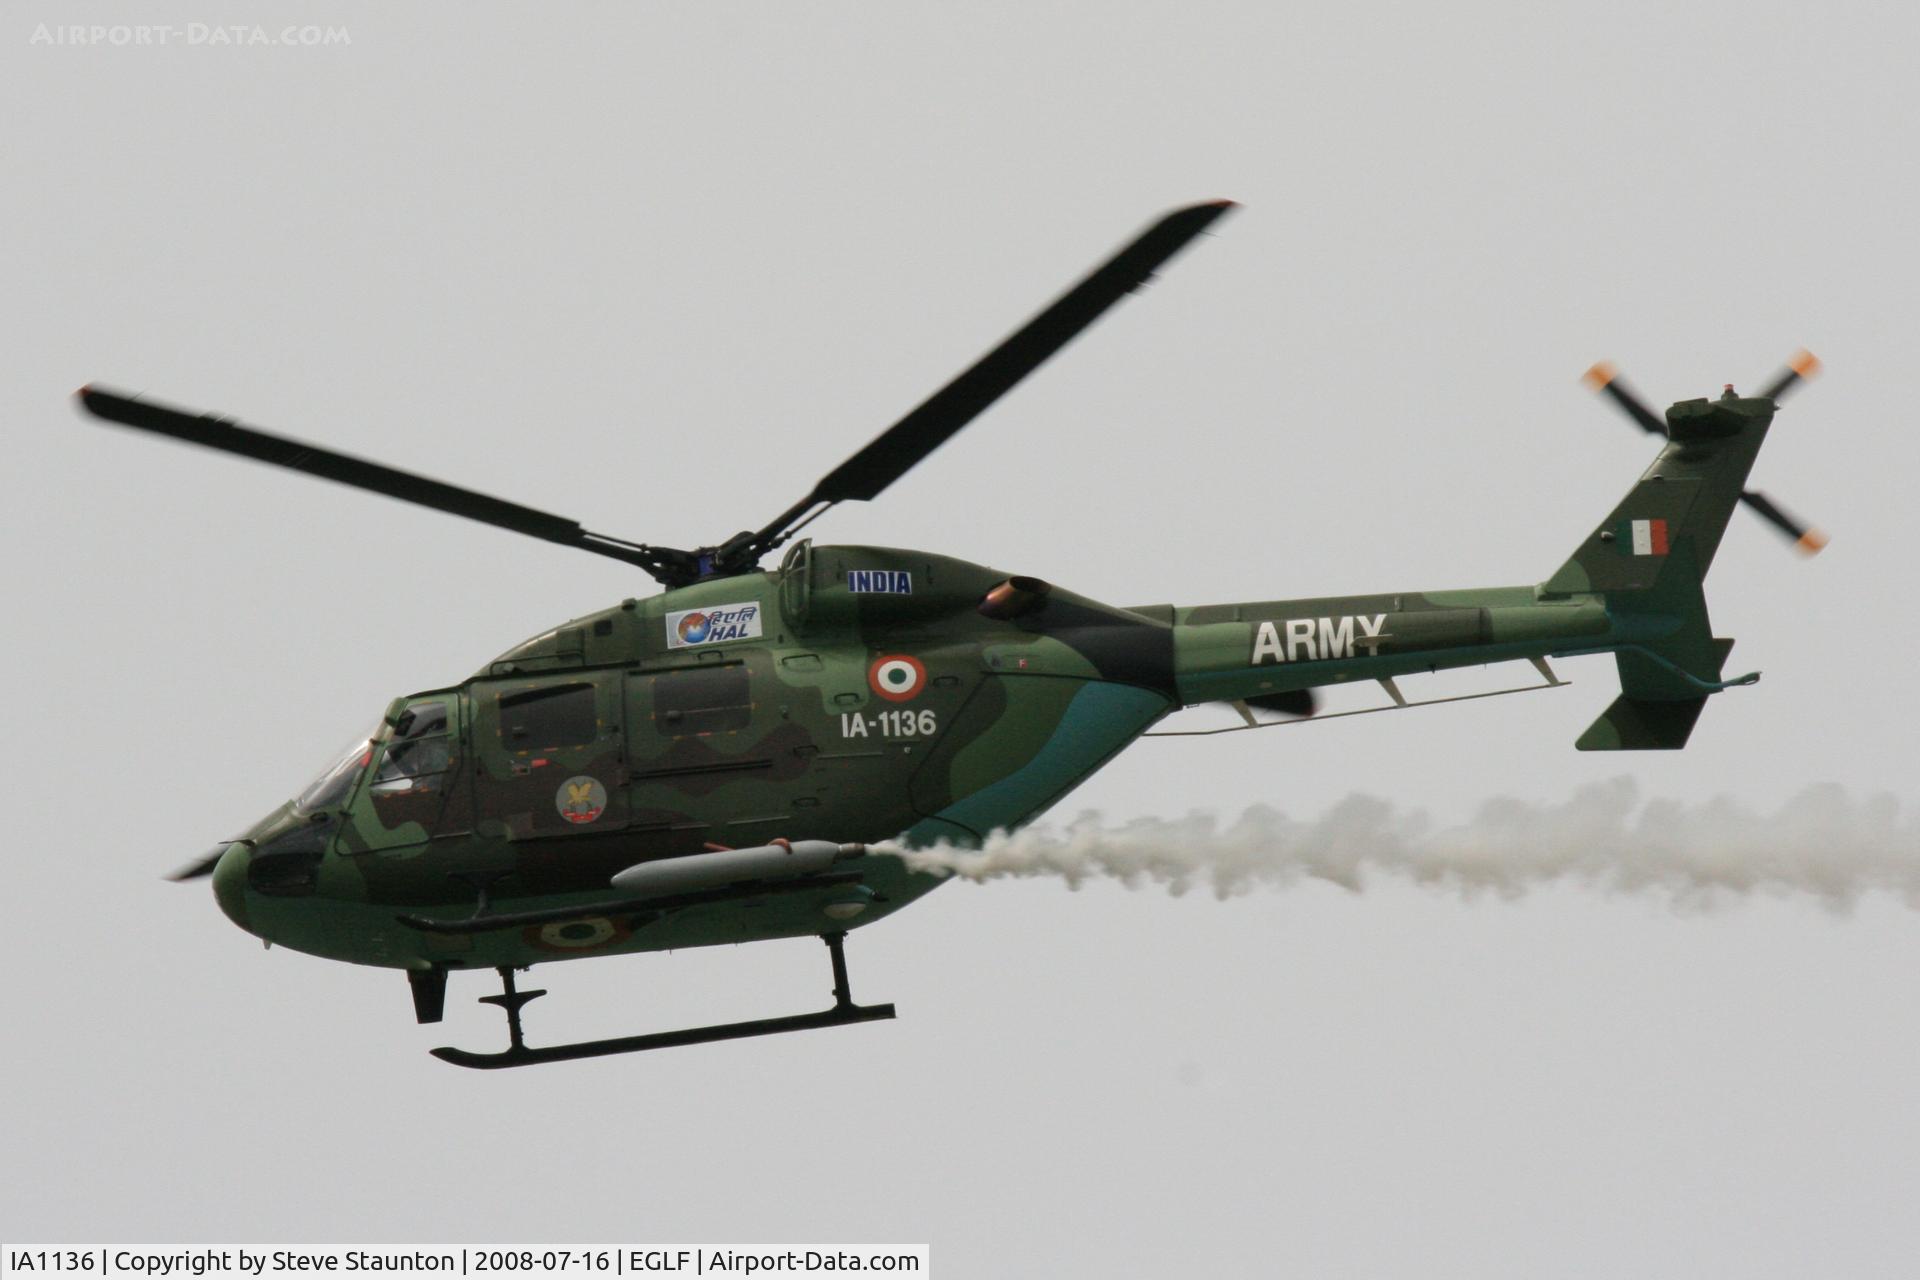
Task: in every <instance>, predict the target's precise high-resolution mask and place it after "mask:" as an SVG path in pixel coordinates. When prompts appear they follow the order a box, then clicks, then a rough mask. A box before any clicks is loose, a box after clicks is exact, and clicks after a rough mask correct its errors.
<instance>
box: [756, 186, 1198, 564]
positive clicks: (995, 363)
mask: <svg viewBox="0 0 1920 1280" xmlns="http://www.w3.org/2000/svg"><path fill="white" fill-rule="evenodd" d="M1233 207H1234V202H1233V201H1231V200H1211V201H1208V202H1206V203H1205V204H1196V205H1189V206H1188V207H1186V208H1184V209H1176V210H1174V211H1173V212H1172V213H1170V214H1168V215H1167V216H1166V217H1164V218H1162V219H1160V221H1158V222H1156V223H1154V224H1153V225H1152V226H1151V227H1148V228H1147V229H1146V230H1145V231H1144V232H1142V233H1141V234H1140V236H1139V237H1138V238H1137V239H1135V240H1134V241H1133V243H1131V244H1129V245H1128V246H1127V247H1126V248H1124V249H1122V250H1120V252H1118V253H1116V254H1114V255H1113V257H1111V258H1109V259H1107V261H1106V262H1105V263H1103V264H1101V265H1100V266H1099V267H1098V268H1096V269H1095V270H1094V272H1093V273H1092V274H1091V275H1089V276H1087V277H1086V279H1084V280H1082V281H1081V282H1080V283H1079V284H1077V285H1075V286H1074V287H1073V288H1071V289H1069V290H1068V291H1067V292H1066V293H1065V294H1063V295H1061V296H1060V297H1059V298H1058V299H1056V300H1055V301H1054V303H1053V304H1052V305H1051V306H1049V307H1048V308H1047V309H1046V310H1044V311H1042V312H1041V313H1040V314H1039V315H1037V316H1035V317H1034V318H1033V319H1031V320H1029V321H1027V323H1026V324H1025V325H1023V326H1022V327H1021V328H1020V329H1018V330H1017V331H1015V332H1014V333H1013V334H1012V335H1011V336H1009V337H1008V338H1007V339H1006V340H1005V341H1003V342H1002V343H1001V344H1000V345H999V346H997V347H995V348H994V349H993V350H991V351H989V352H988V353H987V354H986V355H984V356H982V357H981V358H980V359H979V360H978V361H976V362H975V363H974V364H973V366H972V367H971V368H969V369H967V370H966V371H965V372H963V373H962V374H960V376H958V377H957V378H955V379H954V380H953V381H951V382H949V383H948V384H947V385H946V386H944V387H942V388H940V389H939V390H938V391H936V392H934V393H933V394H932V395H931V396H928V397H927V399H926V400H924V401H923V402H922V403H921V404H920V405H919V406H918V407H917V408H915V409H914V410H913V411H912V412H910V413H908V414H907V415H906V416H905V417H904V418H901V419H900V420H899V421H898V422H896V423H894V424H893V425H892V426H891V427H889V428H887V429H886V430H885V431H884V432H882V433H881V434H880V435H879V436H878V437H876V438H875V439H874V440H873V442H872V443H870V444H868V445H867V447H866V448H864V449H862V450H860V451H859V452H858V453H856V454H854V455H853V456H852V457H851V458H848V459H847V460H846V461H845V462H843V463H841V464H840V465H839V466H838V467H835V468H834V469H833V470H832V471H830V472H828V473H827V474H826V475H825V476H824V477H822V478H821V480H820V483H818V484H816V485H815V486H814V487H813V492H812V493H810V494H808V495H807V497H806V499H805V500H804V501H802V502H799V503H797V504H795V505H794V506H793V507H791V508H789V509H788V510H787V511H786V512H785V513H783V514H782V515H781V516H780V518H779V519H777V520H775V521H774V522H773V523H772V524H769V525H768V526H767V527H766V528H764V529H762V530H760V531H759V532H758V533H756V534H754V535H752V537H751V540H750V541H744V542H743V541H742V540H740V539H736V540H735V541H734V542H732V543H729V544H728V547H727V551H728V553H729V554H731V555H741V554H745V555H751V556H757V555H759V554H760V553H762V552H765V551H768V550H771V549H772V548H773V547H776V546H779V545H780V543H781V542H783V541H784V540H785V539H786V537H787V536H788V535H789V534H791V533H792V532H793V530H794V529H795V528H797V527H798V526H797V525H795V523H794V522H795V521H797V520H800V518H801V517H802V516H809V517H810V515H811V514H818V513H817V512H816V511H815V510H814V509H815V508H816V507H819V506H822V505H823V504H825V505H831V504H833V503H836V502H848V501H862V502H863V501H868V500H871V499H872V498H874V497H875V496H876V495H878V494H879V493H880V491H881V490H883V489H885V488H886V487H887V486H888V485H890V484H892V483H893V482H894V481H895V480H898V479H899V478H900V477H901V476H903V475H905V474H906V473H907V472H908V471H910V470H911V469H912V468H913V466H914V465H915V464H916V463H918V462H919V461H920V460H921V459H922V458H924V457H926V456H927V455H928V454H930V453H932V452H933V451H934V450H935V449H937V448H939V447H940V446H941V445H942V444H945V443H946V442H947V440H949V439H951V438H952V436H953V434H954V433H955V432H957V431H959V430H960V428H962V427H964V426H966V425H967V424H968V423H969V422H972V421H973V420H974V419H975V418H976V417H978V416H979V415H980V414H981V412H982V411H984V410H985V409H986V408H987V407H988V406H989V405H991V404H992V403H993V402H994V401H996V400H998V399H999V398H1000V397H1001V396H1003V395H1005V394H1006V393H1007V392H1008V391H1010V390H1012V388H1013V387H1014V386H1015V385H1016V384H1017V383H1019V381H1020V380H1021V379H1022V378H1024V377H1026V376H1027V375H1028V374H1029V373H1032V372H1033V371H1034V370H1035V369H1037V368H1039V367H1040V365H1041V364H1043V363H1045V362H1046V360H1047V359H1048V357H1050V356H1052V355H1053V353H1054V352H1056V351H1058V350H1060V348H1062V347H1064V346H1066V345H1067V343H1069V342H1071V341H1073V339H1074V338H1075V337H1077V336H1079V334H1080V333H1081V331H1083V330H1084V329H1086V328H1087V326H1089V325H1091V324H1092V323H1093V322H1094V321H1095V320H1098V319H1099V318H1100V317H1101V315H1103V314H1104V313H1105V312H1106V310H1107V309H1108V308H1109V307H1111V306H1113V304H1114V303H1116V302H1118V301H1119V300H1120V299H1121V298H1124V297H1125V296H1126V295H1127V294H1129V293H1131V292H1132V291H1133V290H1135V289H1137V288H1139V287H1140V286H1141V285H1142V284H1143V283H1145V282H1146V280H1147V279H1148V277H1150V276H1151V275H1152V274H1153V273H1154V271H1155V270H1157V269H1158V268H1159V267H1160V266H1161V265H1162V264H1164V263H1165V262H1166V261H1167V260H1168V259H1169V258H1171V257H1173V255H1174V254H1176V253H1178V252H1179V251H1180V250H1181V249H1182V248H1184V247H1185V246H1186V244H1187V243H1188V242H1189V241H1191V240H1192V239H1193V238H1194V237H1195V236H1198V235H1199V234H1200V233H1201V232H1202V231H1205V230H1206V229H1207V228H1208V227H1209V226H1211V225H1213V223H1214V222H1215V221H1216V220H1217V219H1218V218H1220V217H1221V216H1222V215H1223V214H1225V213H1226V212H1227V211H1228V210H1230V209H1232V208H1233Z"/></svg>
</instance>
